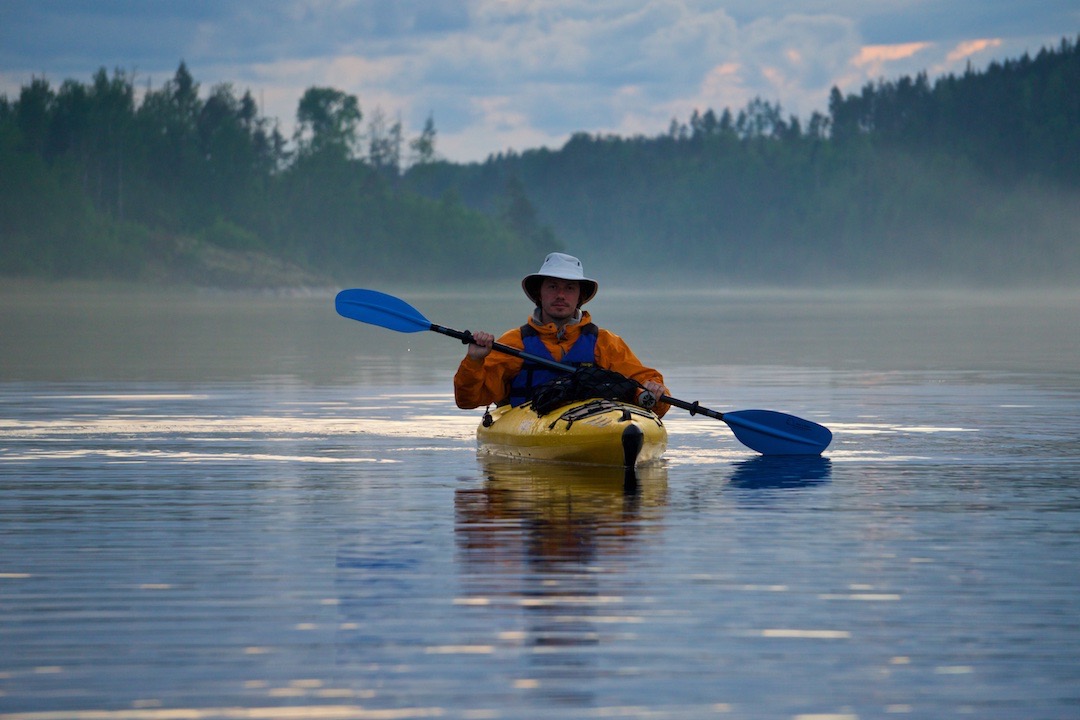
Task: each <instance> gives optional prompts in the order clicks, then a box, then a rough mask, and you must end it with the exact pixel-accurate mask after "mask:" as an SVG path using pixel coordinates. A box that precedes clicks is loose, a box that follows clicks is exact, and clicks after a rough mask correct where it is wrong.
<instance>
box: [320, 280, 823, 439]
mask: <svg viewBox="0 0 1080 720" xmlns="http://www.w3.org/2000/svg"><path fill="white" fill-rule="evenodd" d="M334 307H335V308H336V309H337V311H338V314H339V315H341V316H342V317H347V318H350V319H352V320H359V321H360V322H363V323H367V324H369V325H378V326H379V327H384V328H387V329H388V330H396V331H398V332H405V333H413V332H422V331H425V330H430V331H432V332H437V333H439V334H441V335H446V336H448V337H452V338H457V339H458V340H461V341H462V342H463V343H466V344H467V343H470V342H472V333H470V332H469V331H468V330H465V331H462V330H453V329H451V328H448V327H443V326H442V325H436V324H435V323H433V322H431V321H430V320H428V319H427V318H426V317H424V316H423V315H422V314H420V311H418V310H417V309H416V308H414V307H413V306H412V305H409V304H408V303H407V302H405V301H404V300H402V299H400V298H396V297H394V296H393V295H387V294H386V293H382V292H379V291H377V290H363V289H355V290H342V291H341V292H339V293H338V294H337V298H336V299H335V300H334ZM492 349H494V350H497V351H498V352H501V353H506V354H507V355H514V356H516V357H519V358H522V359H524V360H529V361H531V362H534V363H537V364H539V365H545V366H547V367H549V368H551V369H553V370H561V371H563V372H568V373H572V372H574V370H576V368H575V367H574V366H573V365H567V364H566V363H561V362H557V361H555V360H552V359H550V358H544V357H540V356H538V355H533V354H531V353H527V352H525V351H524V350H519V349H518V348H515V347H510V346H509V345H503V344H502V343H495V344H494V345H493V346H492ZM659 400H661V401H663V402H666V403H668V404H669V405H674V406H675V407H678V408H682V409H683V410H686V411H688V412H689V413H690V414H691V415H707V416H708V417H711V418H715V419H716V420H722V421H724V422H725V423H727V425H728V427H730V428H731V431H732V432H733V433H734V434H735V437H736V438H738V440H739V441H740V442H741V443H742V444H743V445H746V446H747V447H748V448H750V449H751V450H756V451H757V452H759V453H761V454H762V455H819V454H821V452H822V451H823V450H824V449H825V448H827V447H828V446H829V443H830V442H832V432H831V431H830V430H829V429H828V428H827V427H825V426H823V425H818V424H817V423H815V422H811V421H810V420H803V419H802V418H799V417H795V416H794V415H788V414H787V413H782V412H776V411H775V410H737V411H735V412H726V413H722V412H719V411H717V410H710V409H709V408H706V407H702V406H701V405H700V404H698V403H697V402H692V403H690V402H686V401H685V400H679V399H677V398H673V397H669V396H667V395H662V396H660V398H659Z"/></svg>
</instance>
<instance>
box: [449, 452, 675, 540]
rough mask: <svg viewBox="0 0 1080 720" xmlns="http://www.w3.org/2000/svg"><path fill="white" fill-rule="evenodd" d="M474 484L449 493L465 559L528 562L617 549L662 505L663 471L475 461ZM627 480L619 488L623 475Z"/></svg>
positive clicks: (664, 499) (491, 459) (656, 467)
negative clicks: (519, 556)
mask: <svg viewBox="0 0 1080 720" xmlns="http://www.w3.org/2000/svg"><path fill="white" fill-rule="evenodd" d="M481 465H482V468H483V471H484V476H485V481H484V484H483V485H482V486H481V487H477V488H472V489H464V488H463V489H459V490H457V491H456V492H455V494H454V505H455V508H456V514H457V523H456V525H457V535H458V538H459V542H460V543H461V546H462V548H463V549H465V548H468V549H469V550H470V554H473V553H476V554H478V555H485V554H487V555H489V558H488V559H491V557H494V556H499V557H503V558H504V559H505V554H506V553H510V554H511V555H513V554H516V553H518V552H520V551H521V549H522V548H523V547H524V548H525V550H526V553H527V555H528V556H529V557H531V559H532V560H556V559H559V560H568V559H572V558H578V559H581V558H583V557H585V556H591V555H593V553H595V552H596V551H597V550H598V548H599V547H600V546H602V547H605V548H607V551H609V552H614V553H617V554H621V553H623V552H625V551H626V550H628V547H627V546H625V545H624V544H625V543H626V541H627V540H630V539H631V538H633V537H635V536H636V535H637V534H638V533H640V532H641V531H642V530H643V529H644V528H645V527H651V526H652V525H651V524H650V523H644V524H643V523H642V520H643V519H645V518H647V517H649V516H652V515H658V514H659V513H662V512H663V508H664V507H665V506H666V505H667V491H668V488H667V469H666V468H665V467H664V466H663V465H662V464H655V465H650V466H648V467H646V468H638V469H637V471H634V470H633V469H628V468H620V467H600V466H589V465H571V464H567V463H537V462H522V461H517V460H507V459H502V458H495V457H482V458H481ZM628 474H629V476H630V477H631V478H633V480H634V482H632V483H627V476H628Z"/></svg>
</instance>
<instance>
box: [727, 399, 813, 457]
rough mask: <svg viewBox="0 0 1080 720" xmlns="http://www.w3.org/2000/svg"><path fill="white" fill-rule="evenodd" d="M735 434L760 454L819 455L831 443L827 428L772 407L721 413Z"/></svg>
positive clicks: (740, 440) (744, 443)
mask: <svg viewBox="0 0 1080 720" xmlns="http://www.w3.org/2000/svg"><path fill="white" fill-rule="evenodd" d="M724 422H726V423H727V424H728V426H729V427H730V428H731V431H732V432H733V433H735V437H736V438H738V439H739V442H741V443H742V444H743V445H745V446H746V447H748V448H750V449H751V450H757V451H758V452H759V453H761V454H762V455H820V454H821V452H822V451H823V450H824V449H825V448H827V447H829V443H830V442H832V432H831V431H830V430H829V428H827V427H825V426H823V425H818V424H817V423H816V422H811V421H810V420H803V419H802V418H799V417H795V416H794V415H788V414H787V413H782V412H776V411H775V410H737V411H735V412H727V413H724Z"/></svg>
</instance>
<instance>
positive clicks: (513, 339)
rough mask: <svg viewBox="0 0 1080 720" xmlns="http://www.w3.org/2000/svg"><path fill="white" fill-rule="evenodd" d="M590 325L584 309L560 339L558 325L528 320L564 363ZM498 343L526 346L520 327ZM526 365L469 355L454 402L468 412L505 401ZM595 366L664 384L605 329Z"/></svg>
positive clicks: (495, 354) (457, 378) (499, 356)
mask: <svg viewBox="0 0 1080 720" xmlns="http://www.w3.org/2000/svg"><path fill="white" fill-rule="evenodd" d="M590 322H592V319H591V318H590V316H589V313H588V311H586V310H582V311H581V319H580V320H579V321H578V322H576V323H573V324H570V325H567V326H566V327H565V328H564V329H563V334H562V337H559V335H558V328H557V326H556V325H555V323H548V324H547V325H541V324H540V322H539V321H538V320H537V319H536V318H535V316H534V317H531V318H529V324H530V325H532V326H533V327H534V328H535V329H536V331H537V332H538V333H540V339H541V340H543V342H544V347H546V348H547V349H548V352H550V353H551V357H553V358H555V359H556V360H558V361H561V360H562V358H563V355H564V354H566V352H567V351H568V350H570V348H571V347H573V345H574V343H575V342H576V341H577V339H578V337H579V336H580V335H581V327H582V326H583V325H587V324H589V323H590ZM496 342H499V343H502V344H503V345H509V346H510V347H513V348H517V349H518V350H522V349H524V347H525V344H524V343H523V342H522V340H521V328H514V329H513V330H508V331H507V332H505V333H503V336H502V337H500V338H498V340H497V341H496ZM523 364H524V361H523V360H522V359H521V358H518V357H515V356H513V355H507V354H506V353H501V352H499V351H497V350H493V351H492V352H491V354H489V355H488V356H487V357H486V358H484V359H483V360H473V359H472V358H470V357H469V356H468V355H466V356H465V358H464V359H463V360H462V361H461V364H460V365H459V366H458V370H457V373H456V374H455V375H454V400H456V401H457V406H458V407H459V408H462V409H466V410H467V409H469V408H476V407H480V406H481V405H490V404H492V403H500V402H503V401H504V400H506V398H508V397H509V396H510V383H511V382H512V381H513V379H514V376H516V375H517V374H518V373H519V372H520V371H521V366H522V365H523ZM596 364H597V366H599V367H602V368H606V369H608V370H614V371H615V372H617V373H621V374H622V375H625V376H626V377H628V378H631V379H633V380H637V381H638V382H639V383H644V382H645V381H647V380H655V381H656V382H658V383H660V384H663V383H664V376H663V375H661V374H660V373H659V372H657V371H656V370H653V369H652V368H650V367H645V366H644V365H642V364H641V361H640V360H638V358H637V356H636V355H634V351H633V350H631V349H630V346H629V345H627V344H626V342H625V341H624V340H623V339H622V338H621V337H619V336H618V335H616V334H615V333H612V332H608V331H607V330H604V329H602V328H600V329H598V331H597V334H596ZM670 407H671V406H670V405H668V404H667V403H662V402H657V403H656V405H655V406H654V407H653V409H652V410H653V412H654V413H656V414H657V415H659V416H660V417H663V416H664V414H665V413H666V412H667V411H668V410H669V409H670Z"/></svg>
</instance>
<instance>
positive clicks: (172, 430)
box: [0, 285, 1080, 720]
mask: <svg viewBox="0 0 1080 720" xmlns="http://www.w3.org/2000/svg"><path fill="white" fill-rule="evenodd" d="M379 289H382V290H386V291H389V292H393V293H395V294H398V295H399V296H401V297H403V298H404V299H406V300H408V301H409V302H410V303H412V304H413V305H415V306H416V307H417V308H418V309H419V310H420V311H421V312H423V313H424V314H425V315H427V316H428V317H429V318H430V319H431V320H433V321H435V322H438V323H440V324H444V325H448V326H451V327H456V328H458V329H466V328H468V329H488V330H492V331H501V330H503V329H505V328H507V327H510V326H512V325H517V324H520V323H521V322H522V321H523V319H524V316H525V313H526V311H527V308H526V307H525V305H524V299H523V298H522V297H520V293H518V292H512V291H511V290H507V291H506V292H497V293H491V292H490V291H482V290H480V289H479V288H477V289H475V290H474V291H473V292H461V293H456V294H455V293H450V292H438V291H436V290H432V289H431V288H424V289H409V288H396V289H395V288H379ZM590 308H591V309H592V310H593V312H594V316H595V319H596V320H597V322H598V323H600V324H601V325H604V326H606V327H609V328H611V329H613V330H615V331H616V332H619V333H620V334H621V335H623V336H624V337H625V338H626V339H627V340H628V341H629V342H630V343H631V345H632V346H633V347H634V348H635V350H636V351H637V352H638V354H639V355H640V356H641V357H642V358H643V359H644V360H645V361H646V362H648V363H650V364H653V365H656V366H658V367H661V368H662V369H663V370H664V371H665V373H666V377H667V380H668V384H669V386H670V388H671V390H672V393H673V394H674V395H675V396H676V397H679V398H682V399H685V400H691V401H692V400H699V401H700V402H701V403H702V404H703V405H706V406H708V407H711V408H714V409H717V410H736V409H749V408H755V407H761V408H769V409H775V410H782V411H786V412H790V413H794V414H796V415H800V416H802V417H806V418H809V419H812V420H815V421H818V422H821V423H823V424H825V425H828V426H829V427H830V428H832V430H833V431H834V433H835V440H834V443H833V445H832V447H830V449H829V450H828V451H827V452H826V453H825V457H824V458H821V459H813V460H808V459H794V460H791V459H789V460H786V461H782V462H777V461H775V460H770V459H765V458H760V457H757V456H756V455H754V454H753V453H752V452H751V451H749V450H747V449H745V448H744V447H742V446H741V445H740V444H739V443H738V442H737V441H736V440H735V439H734V438H733V437H732V435H731V433H730V432H729V431H728V430H727V427H726V426H725V425H724V424H723V423H720V422H717V421H714V420H709V419H707V418H704V419H703V418H700V417H698V418H691V417H689V416H688V415H687V414H686V413H684V412H682V411H679V410H677V409H676V410H672V412H671V414H669V416H668V419H667V425H668V430H669V432H670V450H669V451H668V454H667V459H666V461H665V463H664V464H663V465H662V466H660V467H657V468H652V469H649V470H647V471H642V472H641V473H639V477H638V483H637V486H636V488H635V489H628V488H627V486H626V485H625V484H624V482H623V480H624V478H623V477H622V474H621V473H619V472H609V471H603V470H597V469H573V468H565V467H564V468H558V467H551V466H544V465H530V464H520V463H519V464H505V463H492V462H489V461H484V460H482V459H480V458H478V457H477V456H476V447H475V439H474V431H475V427H476V424H477V422H478V420H479V415H480V413H479V412H478V411H461V410H458V409H457V408H456V407H454V404H453V400H452V396H451V387H450V377H451V375H452V373H453V371H454V369H455V367H456V365H457V362H458V360H459V358H460V357H461V355H462V353H463V351H464V349H463V347H462V346H461V345H460V344H457V343H456V342H455V341H452V340H449V339H447V338H445V337H442V336H439V335H436V334H434V333H419V334H415V335H403V334H397V333H394V332H391V331H388V330H384V329H381V328H374V327H370V326H366V325H362V324H359V323H356V322H353V321H349V320H345V319H343V318H340V317H338V316H337V315H336V314H335V313H334V311H333V307H332V295H331V294H329V293H326V294H312V295H298V296H288V297H285V296H272V297H268V296H255V295H243V294H224V293H216V294H215V293H182V292H159V293H154V292H146V291H143V292H137V291H132V290H123V289H114V290H103V289H100V288H98V289H95V288H78V287H76V288H56V287H51V288H40V287H30V286H20V285H9V286H7V287H4V288H2V289H0V720H16V719H20V720H31V719H32V720H46V719H49V720H52V719H57V720H60V719H71V720H90V719H91V718H92V719H93V720H125V719H132V720H159V719H161V720H164V719H170V720H174V719H177V718H183V719H186V718H193V719H204V718H343V719H352V718H388V719H396V718H404V719H408V718H428V717H448V718H475V719H479V718H496V719H498V718H515V719H516V718H712V717H717V718H728V717H730V718H800V719H811V718H812V719H814V720H824V719H833V720H838V719H841V718H843V719H849V718H864V719H865V718H879V717H885V716H890V717H892V716H897V717H909V718H928V719H929V718H933V719H939V718H949V717H975V718H1034V719H1043V718H1063V719H1064V718H1070V719H1075V718H1078V717H1080V612H1078V610H1080V443H1078V441H1080V412H1078V410H1080V370H1078V367H1080V366H1078V358H1080V292H1069V293H1063V294H1050V293H996V294H995V293H972V294H951V293H926V292H902V291H879V292H869V291H865V292H856V291H851V292H837V293H824V292H821V293H813V292H805V293H799V292H786V293H785V292H766V291H756V292H755V291H739V292H736V291H715V292H689V291H687V292H670V293H659V292H657V293H652V294H648V295H632V294H629V293H626V292H623V291H620V290H619V289H618V288H608V287H604V288H602V289H601V293H600V295H599V296H598V298H597V299H596V300H595V301H594V302H593V303H592V304H591V305H590Z"/></svg>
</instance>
